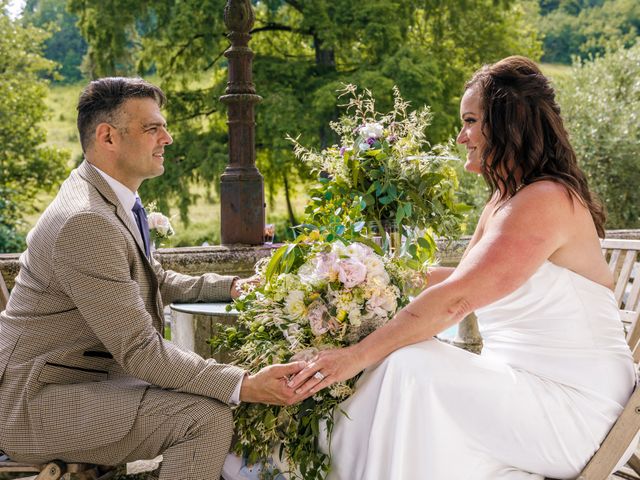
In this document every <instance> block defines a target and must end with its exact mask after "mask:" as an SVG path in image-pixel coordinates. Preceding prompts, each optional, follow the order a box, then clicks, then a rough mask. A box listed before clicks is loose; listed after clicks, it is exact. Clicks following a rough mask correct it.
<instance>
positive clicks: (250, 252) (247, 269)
mask: <svg viewBox="0 0 640 480" xmlns="http://www.w3.org/2000/svg"><path fill="white" fill-rule="evenodd" d="M606 236H607V238H622V239H627V240H640V229H633V230H632V229H627V230H607V235H606ZM470 238H471V237H462V238H461V239H459V240H453V241H449V242H447V241H443V240H441V241H438V242H437V243H438V260H439V263H440V265H447V266H454V265H456V264H457V263H458V262H459V261H460V257H461V256H462V253H463V252H464V250H465V248H466V247H467V245H468V243H469V239H470ZM278 246H279V245H277V244H276V245H259V246H250V245H216V246H209V247H180V248H160V249H158V250H157V251H156V253H155V254H154V255H155V257H156V258H157V259H158V261H159V262H160V263H161V264H162V266H163V267H164V268H166V269H169V270H175V271H176V272H180V273H185V274H189V275H200V274H202V273H205V272H216V273H220V274H223V275H238V276H240V277H249V276H251V275H252V274H253V272H254V269H253V267H254V265H255V264H256V262H257V261H258V260H260V259H261V258H264V257H268V256H269V255H270V254H271V252H272V251H273V250H274V249H276V248H278ZM19 257H20V254H19V253H0V274H2V276H3V277H4V279H5V282H6V283H7V286H8V287H9V288H12V287H13V283H14V280H15V277H16V276H17V275H18V270H19V268H20V266H19V262H18V259H19Z"/></svg>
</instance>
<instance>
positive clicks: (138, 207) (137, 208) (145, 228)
mask: <svg viewBox="0 0 640 480" xmlns="http://www.w3.org/2000/svg"><path fill="white" fill-rule="evenodd" d="M131 211H132V212H133V215H134V216H135V217H136V224H137V225H138V230H140V235H141V236H142V241H143V242H144V253H145V255H146V256H147V257H149V252H150V251H151V248H150V243H149V224H148V223H147V212H146V211H145V209H144V207H143V206H142V202H141V201H140V197H137V196H136V203H135V204H134V205H133V208H132V209H131Z"/></svg>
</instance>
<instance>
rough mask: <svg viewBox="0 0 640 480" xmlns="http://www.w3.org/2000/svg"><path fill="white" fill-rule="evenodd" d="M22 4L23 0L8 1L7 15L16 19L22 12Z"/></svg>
mask: <svg viewBox="0 0 640 480" xmlns="http://www.w3.org/2000/svg"><path fill="white" fill-rule="evenodd" d="M24 2H25V0H10V1H9V6H8V8H7V9H8V10H9V15H11V17H12V18H16V17H17V16H18V15H19V14H20V12H22V8H23V7H24Z"/></svg>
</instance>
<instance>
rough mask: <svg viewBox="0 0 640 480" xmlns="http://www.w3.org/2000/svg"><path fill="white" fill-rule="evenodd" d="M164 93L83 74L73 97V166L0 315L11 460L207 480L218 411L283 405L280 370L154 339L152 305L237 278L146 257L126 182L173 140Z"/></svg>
mask: <svg viewBox="0 0 640 480" xmlns="http://www.w3.org/2000/svg"><path fill="white" fill-rule="evenodd" d="M164 102H165V96H164V94H163V92H162V91H161V90H160V89H159V88H157V87H155V86H153V85H151V84H149V83H147V82H145V81H144V80H141V79H130V78H104V79H100V80H96V81H93V82H91V83H90V84H89V85H88V86H87V87H86V88H85V90H84V91H83V93H82V95H81V96H80V100H79V103H78V130H79V133H80V141H81V143H82V148H83V151H84V155H85V161H84V162H83V163H82V164H81V165H80V166H79V167H78V168H77V169H76V170H74V171H73V172H72V173H71V175H70V176H69V178H68V179H67V180H66V181H65V182H64V184H63V185H62V187H61V188H60V192H59V193H58V195H57V197H56V198H55V199H54V201H53V202H52V203H51V205H50V206H49V207H48V208H47V210H46V211H45V212H44V213H43V215H42V216H41V218H40V220H39V221H38V223H37V225H36V226H35V227H34V229H33V230H32V231H31V232H30V233H29V236H28V237H27V244H28V248H27V250H26V252H25V253H24V254H23V255H22V256H21V257H20V264H21V265H20V267H21V268H20V274H19V275H18V277H17V279H16V285H15V288H14V290H13V292H12V294H11V298H10V301H9V304H8V306H7V309H6V311H4V312H2V313H1V314H0V398H1V399H2V401H1V402H0V425H1V428H0V450H2V451H5V452H6V453H7V454H8V455H9V456H10V457H11V458H13V459H14V460H22V461H29V462H44V461H46V460H51V459H54V458H55V459H61V460H63V461H67V462H84V463H96V464H102V465H114V464H119V463H123V462H129V461H133V460H136V459H140V458H153V457H155V456H156V455H158V454H160V453H162V454H163V455H164V461H163V464H162V467H161V470H160V479H162V480H178V479H180V480H212V479H217V478H219V476H220V470H221V468H222V464H223V461H224V458H225V455H226V453H227V451H228V449H229V445H230V442H231V436H232V433H233V432H232V431H233V422H232V417H231V409H230V405H233V404H237V403H238V402H240V401H244V402H262V403H272V404H291V403H294V402H297V401H299V400H302V398H303V397H302V396H301V395H296V394H295V392H294V391H292V390H291V389H290V388H288V387H287V386H286V380H285V378H286V377H288V376H289V375H292V374H295V373H296V372H297V371H299V370H300V369H301V368H302V367H303V364H299V363H295V364H289V365H274V366H271V367H268V368H266V369H264V370H262V371H260V372H258V373H257V374H255V375H248V374H247V372H245V371H244V370H242V369H240V368H238V367H235V366H231V365H223V364H219V363H216V362H215V361H213V360H205V359H203V358H201V357H199V356H198V355H196V354H194V353H192V352H189V351H185V350H182V349H180V348H179V347H177V346H176V345H174V344H173V343H171V342H169V341H166V340H164V339H163V337H162V330H163V303H167V302H174V301H182V302H198V301H217V300H228V299H229V298H233V297H235V296H237V291H238V290H237V288H236V287H237V284H238V283H240V280H238V279H237V278H235V277H228V276H220V275H216V274H213V273H210V274H205V275H202V276H200V277H191V276H186V275H181V274H178V273H175V272H172V271H165V270H163V269H162V266H161V265H160V264H159V263H158V262H157V261H155V260H154V259H153V257H152V256H151V255H150V251H149V236H148V235H149V234H148V229H147V228H146V213H145V212H144V209H143V208H142V205H141V203H140V199H139V198H138V197H137V194H136V192H137V190H138V187H139V186H140V184H141V183H142V182H143V181H144V180H145V179H147V178H152V177H156V176H158V175H161V174H162V173H163V171H164V166H163V163H164V150H165V147H167V146H168V145H170V144H171V143H172V141H173V140H172V138H171V136H170V135H169V132H168V131H167V125H166V122H165V119H164V117H163V116H162V114H161V113H160V108H161V107H162V106H163V104H164Z"/></svg>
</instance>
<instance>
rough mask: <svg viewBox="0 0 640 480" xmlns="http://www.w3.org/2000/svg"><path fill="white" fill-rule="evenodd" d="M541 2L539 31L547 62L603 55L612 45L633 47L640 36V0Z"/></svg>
mask: <svg viewBox="0 0 640 480" xmlns="http://www.w3.org/2000/svg"><path fill="white" fill-rule="evenodd" d="M552 3H554V4H555V8H553V9H552V8H549V6H548V3H547V2H544V1H541V11H542V13H543V14H544V15H543V16H542V17H541V18H540V21H539V28H540V31H541V33H542V35H543V36H544V55H543V57H542V59H543V61H546V62H560V63H566V64H570V63H571V58H572V57H573V56H578V57H580V58H581V59H582V60H585V59H588V58H590V57H592V56H594V55H601V54H603V53H604V52H605V51H606V50H607V48H608V47H610V46H611V45H616V46H624V47H627V48H628V47H630V46H631V45H633V44H634V43H635V42H636V40H637V38H638V36H639V35H640V3H639V2H638V1H637V0H609V1H606V2H604V1H602V0H592V1H586V0H585V1H577V0H576V1H561V2H552Z"/></svg>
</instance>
